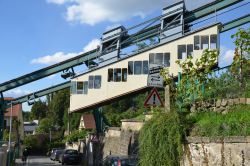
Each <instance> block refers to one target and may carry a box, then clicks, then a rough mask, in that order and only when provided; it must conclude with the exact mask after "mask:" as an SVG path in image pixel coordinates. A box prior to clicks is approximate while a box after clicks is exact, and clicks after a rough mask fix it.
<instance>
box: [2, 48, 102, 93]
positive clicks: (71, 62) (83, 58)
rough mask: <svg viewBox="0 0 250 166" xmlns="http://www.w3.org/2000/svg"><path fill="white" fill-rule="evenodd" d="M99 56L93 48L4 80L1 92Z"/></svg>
mask: <svg viewBox="0 0 250 166" xmlns="http://www.w3.org/2000/svg"><path fill="white" fill-rule="evenodd" d="M97 56H98V53H97V50H92V51H90V52H87V53H84V54H81V55H79V56H77V57H74V58H71V59H68V60H66V61H63V62H60V63H57V64H55V65H52V66H49V67H46V68H43V69H40V70H37V71H34V72H32V73H29V74H26V75H23V76H21V77H18V78H15V79H13V80H10V81H7V82H4V83H2V84H0V92H4V91H7V90H10V89H13V88H16V87H19V86H22V85H25V84H28V83H30V82H33V81H36V80H38V79H41V78H44V77H47V76H50V75H52V74H55V73H58V72H61V71H63V70H66V69H69V68H71V67H74V66H78V65H81V64H83V63H84V62H85V61H89V60H91V59H95V58H96V57H97Z"/></svg>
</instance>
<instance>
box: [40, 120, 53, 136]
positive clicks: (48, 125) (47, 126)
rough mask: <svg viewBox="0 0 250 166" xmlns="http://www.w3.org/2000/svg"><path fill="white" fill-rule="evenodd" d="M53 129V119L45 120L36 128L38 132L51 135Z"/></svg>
mask: <svg viewBox="0 0 250 166" xmlns="http://www.w3.org/2000/svg"><path fill="white" fill-rule="evenodd" d="M52 127H53V120H52V119H51V118H43V119H42V120H41V121H40V123H39V127H38V128H36V132H37V133H49V131H50V130H51V129H52Z"/></svg>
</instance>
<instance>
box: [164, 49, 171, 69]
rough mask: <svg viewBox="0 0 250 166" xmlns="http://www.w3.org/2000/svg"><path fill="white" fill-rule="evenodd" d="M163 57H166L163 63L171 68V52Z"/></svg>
mask: <svg viewBox="0 0 250 166" xmlns="http://www.w3.org/2000/svg"><path fill="white" fill-rule="evenodd" d="M163 57H164V61H163V64H164V66H166V67H169V66H170V53H169V52H168V53H164V54H163Z"/></svg>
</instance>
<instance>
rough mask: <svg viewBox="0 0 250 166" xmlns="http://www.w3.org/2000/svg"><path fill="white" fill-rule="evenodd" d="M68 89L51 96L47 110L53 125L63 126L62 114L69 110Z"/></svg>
mask: <svg viewBox="0 0 250 166" xmlns="http://www.w3.org/2000/svg"><path fill="white" fill-rule="evenodd" d="M69 98H70V93H69V89H65V90H61V91H59V92H56V93H54V94H53V97H52V99H51V101H50V102H49V110H50V114H51V117H52V119H53V122H54V124H55V125H58V126H64V122H63V121H64V120H63V119H64V114H65V113H67V112H68V109H69V101H70V100H69Z"/></svg>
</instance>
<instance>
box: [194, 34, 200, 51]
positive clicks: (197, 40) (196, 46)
mask: <svg viewBox="0 0 250 166" xmlns="http://www.w3.org/2000/svg"><path fill="white" fill-rule="evenodd" d="M200 47H201V46H200V36H194V50H199V49H200Z"/></svg>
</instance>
